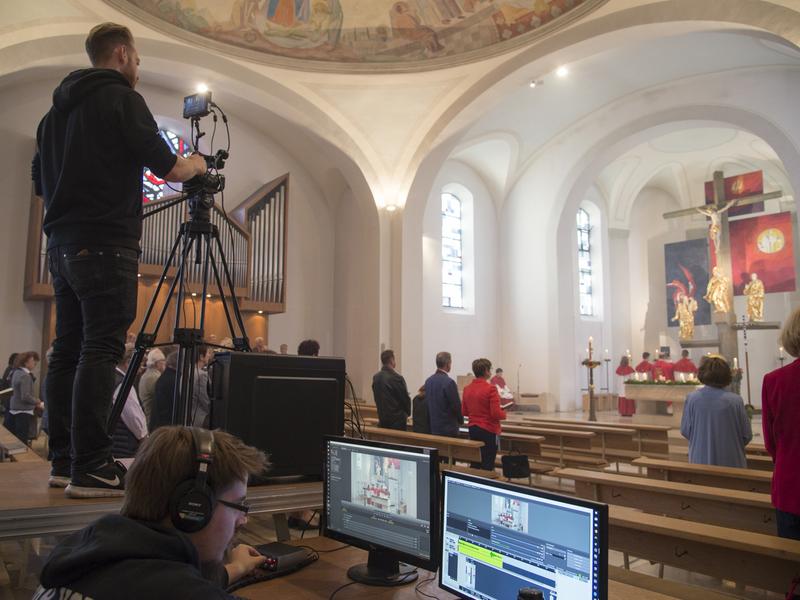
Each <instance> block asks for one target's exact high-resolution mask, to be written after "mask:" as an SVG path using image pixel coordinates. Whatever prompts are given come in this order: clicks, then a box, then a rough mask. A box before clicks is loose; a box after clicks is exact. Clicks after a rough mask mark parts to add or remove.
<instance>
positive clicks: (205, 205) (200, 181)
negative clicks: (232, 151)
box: [183, 150, 230, 222]
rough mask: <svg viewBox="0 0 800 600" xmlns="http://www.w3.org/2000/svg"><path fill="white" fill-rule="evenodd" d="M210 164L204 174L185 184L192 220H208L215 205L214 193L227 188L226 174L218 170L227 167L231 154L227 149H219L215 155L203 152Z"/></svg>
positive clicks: (207, 163) (184, 188) (207, 162)
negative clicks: (226, 162) (226, 163)
mask: <svg viewBox="0 0 800 600" xmlns="http://www.w3.org/2000/svg"><path fill="white" fill-rule="evenodd" d="M200 156H202V157H203V158H204V159H205V161H206V165H208V171H206V172H205V173H204V174H203V175H198V176H195V177H192V178H191V179H190V180H189V181H187V182H185V183H184V184H183V191H184V192H185V193H186V201H187V204H188V206H189V217H190V219H191V220H192V221H202V222H208V221H209V220H210V218H211V208H212V207H213V206H214V194H216V193H218V192H221V191H222V190H224V189H225V175H221V174H219V173H218V172H217V171H219V169H222V168H224V167H225V161H226V160H227V159H228V157H229V156H230V155H229V154H228V152H227V151H226V150H217V152H216V154H214V155H213V156H208V155H205V154H201V155H200Z"/></svg>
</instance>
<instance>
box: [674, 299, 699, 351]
mask: <svg viewBox="0 0 800 600" xmlns="http://www.w3.org/2000/svg"><path fill="white" fill-rule="evenodd" d="M696 312H697V300H695V299H694V298H691V297H690V296H687V295H685V294H680V295H679V296H678V302H677V303H676V304H675V316H674V317H672V320H673V321H678V324H679V325H680V334H679V337H680V339H682V340H691V339H693V338H694V313H696Z"/></svg>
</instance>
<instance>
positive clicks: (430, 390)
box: [425, 352, 464, 437]
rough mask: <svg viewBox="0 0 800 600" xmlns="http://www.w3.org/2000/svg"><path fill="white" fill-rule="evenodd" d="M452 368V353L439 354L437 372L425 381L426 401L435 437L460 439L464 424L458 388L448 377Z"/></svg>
mask: <svg viewBox="0 0 800 600" xmlns="http://www.w3.org/2000/svg"><path fill="white" fill-rule="evenodd" d="M452 366H453V358H452V356H450V353H449V352H439V353H438V354H437V355H436V372H435V373H434V374H433V375H431V376H430V377H428V379H426V380H425V401H426V402H427V404H428V416H429V418H430V424H431V433H432V434H433V435H445V436H448V437H458V429H459V428H460V427H461V426H462V425H463V424H464V418H463V416H462V415H461V400H459V398H458V386H457V385H456V382H455V381H453V380H452V379H451V378H450V376H449V375H448V373H450V369H451V367H452Z"/></svg>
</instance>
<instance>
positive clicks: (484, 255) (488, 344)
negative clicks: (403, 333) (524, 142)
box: [405, 161, 512, 389]
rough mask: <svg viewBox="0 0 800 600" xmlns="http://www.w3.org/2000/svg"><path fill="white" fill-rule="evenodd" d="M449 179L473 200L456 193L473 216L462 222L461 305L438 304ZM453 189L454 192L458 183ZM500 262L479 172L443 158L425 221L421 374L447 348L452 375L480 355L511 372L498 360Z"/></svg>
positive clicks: (468, 368)
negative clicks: (443, 216) (456, 307)
mask: <svg viewBox="0 0 800 600" xmlns="http://www.w3.org/2000/svg"><path fill="white" fill-rule="evenodd" d="M453 184H455V185H456V186H463V188H466V190H469V193H470V194H469V195H471V200H470V198H469V195H467V194H463V195H460V197H462V201H463V205H462V209H463V210H464V211H465V212H467V213H469V212H471V218H470V215H468V216H467V217H466V218H465V222H464V230H465V233H464V271H465V277H464V287H465V299H467V302H465V304H466V308H465V309H464V310H452V309H445V308H443V307H442V264H441V257H442V251H441V244H442V222H441V210H442V205H441V196H440V194H441V191H442V190H443V189H450V188H449V187H447V186H451V185H453ZM454 191H457V187H456V188H454ZM470 205H471V206H470ZM470 220H471V221H472V225H471V226H470V223H469V221H470ZM498 261H499V259H498V252H497V218H496V213H495V207H494V202H493V200H492V198H491V196H490V194H489V191H488V190H487V188H486V186H485V184H484V183H483V181H482V180H481V179H480V178H479V177H478V176H477V174H476V173H475V172H474V171H473V170H472V169H470V168H469V167H467V166H465V165H464V164H463V163H460V162H457V161H449V162H447V163H445V165H444V166H443V168H442V170H441V171H440V172H439V174H438V176H437V177H436V180H435V182H434V184H433V187H432V188H431V191H430V194H429V196H428V203H427V205H426V207H425V213H424V220H423V237H422V279H423V285H422V294H423V298H422V315H420V317H421V319H420V325H421V327H422V348H421V353H420V354H419V355H418V356H417V357H416V358H417V364H418V365H420V368H421V373H422V377H423V378H424V377H427V376H428V375H430V374H431V373H433V372H434V371H435V369H436V365H435V358H436V353H437V352H440V351H448V352H450V353H451V354H452V355H453V367H452V371H451V374H452V376H453V377H455V376H456V375H465V374H467V373H470V372H471V371H472V361H473V360H475V359H476V358H482V357H483V358H488V359H489V360H491V361H492V364H493V366H495V367H497V366H500V367H504V368H505V369H506V372H507V373H509V374H510V373H512V369H511V368H510V367H507V366H506V365H503V364H501V362H500V359H499V336H498V323H497V311H498V296H499V290H498V277H497V265H498ZM470 299H471V300H470ZM405 352H406V353H408V352H409V349H408V348H406V349H405ZM406 356H408V354H406ZM423 382H424V379H421V380H420V381H416V380H414V381H408V386H409V389H416V388H417V387H419V386H420V385H422V383H423Z"/></svg>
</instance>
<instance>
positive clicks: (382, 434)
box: [364, 426, 483, 465]
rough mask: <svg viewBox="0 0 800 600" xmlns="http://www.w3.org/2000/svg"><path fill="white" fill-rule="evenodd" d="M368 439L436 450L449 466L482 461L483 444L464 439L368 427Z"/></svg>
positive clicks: (365, 429) (366, 433)
mask: <svg viewBox="0 0 800 600" xmlns="http://www.w3.org/2000/svg"><path fill="white" fill-rule="evenodd" d="M364 434H365V435H366V436H367V439H370V440H376V441H383V442H391V443H394V444H407V445H409V446H426V447H430V448H436V449H438V450H439V453H440V454H441V455H442V456H446V457H447V462H448V464H451V465H452V464H453V463H454V462H455V461H456V460H464V461H468V462H480V461H481V448H483V442H479V441H477V440H465V439H463V438H456V437H446V436H443V435H431V434H429V433H415V432H413V431H399V430H397V429H384V428H382V427H371V426H367V427H365V428H364Z"/></svg>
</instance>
